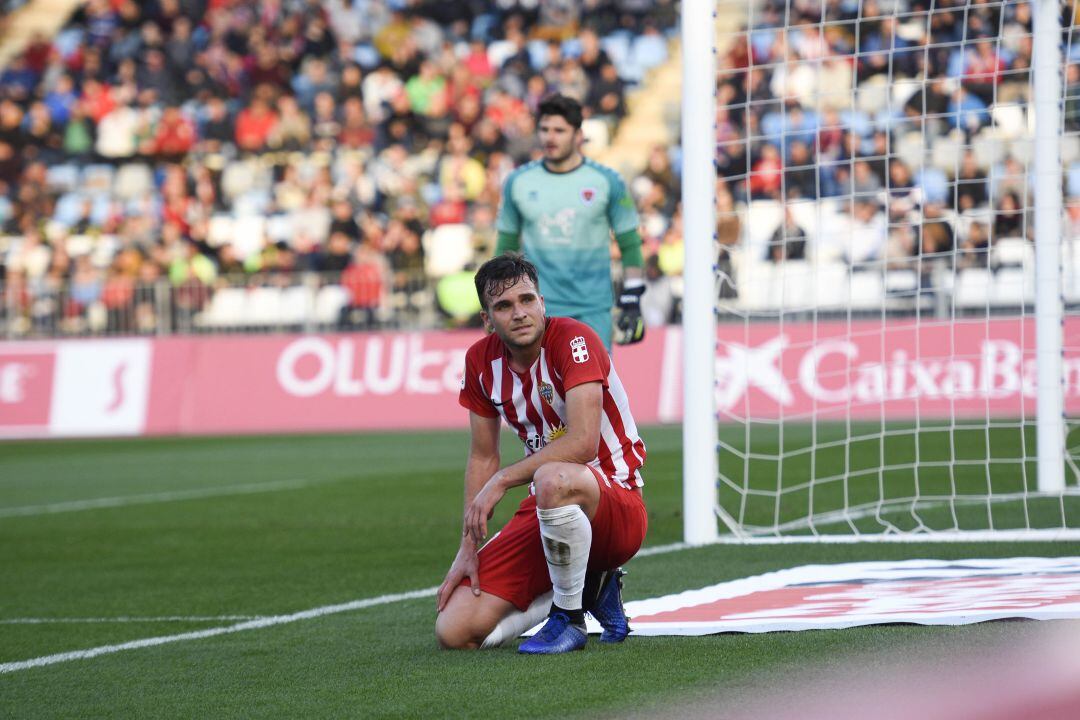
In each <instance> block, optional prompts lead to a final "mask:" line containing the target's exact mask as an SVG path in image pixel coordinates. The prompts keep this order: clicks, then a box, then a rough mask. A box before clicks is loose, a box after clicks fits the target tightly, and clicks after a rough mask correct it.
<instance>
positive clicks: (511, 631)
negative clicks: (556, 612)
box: [480, 592, 551, 649]
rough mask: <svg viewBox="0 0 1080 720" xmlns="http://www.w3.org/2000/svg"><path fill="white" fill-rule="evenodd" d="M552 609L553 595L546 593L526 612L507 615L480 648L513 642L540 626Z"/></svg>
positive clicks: (533, 602)
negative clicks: (524, 633) (522, 634)
mask: <svg viewBox="0 0 1080 720" xmlns="http://www.w3.org/2000/svg"><path fill="white" fill-rule="evenodd" d="M550 609H551V593H550V592H546V593H544V594H543V595H541V596H540V597H538V598H536V599H535V600H533V601H532V604H530V605H529V607H528V608H526V610H525V612H519V611H515V612H512V613H510V614H509V615H507V616H506V617H505V618H503V619H502V621H501V622H499V624H498V625H496V626H495V629H494V630H492V631H491V634H490V635H488V636H487V637H486V638H484V642H483V643H482V644H481V645H480V648H481V649H483V648H494V647H499V646H500V645H502V644H503V643H505V642H508V641H510V640H513V639H514V638H516V637H518V636H520V635H521V633H523V632H525V631H526V630H528V629H529V628H531V627H535V626H536V625H539V624H540V623H541V622H542V621H543V620H544V618H546V617H547V616H548V610H550Z"/></svg>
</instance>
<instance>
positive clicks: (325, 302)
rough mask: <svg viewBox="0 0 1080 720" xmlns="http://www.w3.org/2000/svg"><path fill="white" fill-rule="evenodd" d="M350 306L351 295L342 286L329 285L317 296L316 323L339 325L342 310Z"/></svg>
mask: <svg viewBox="0 0 1080 720" xmlns="http://www.w3.org/2000/svg"><path fill="white" fill-rule="evenodd" d="M348 304H349V293H348V291H347V290H345V288H343V287H341V286H340V285H327V286H325V287H322V288H320V289H319V292H318V294H317V295H316V296H315V322H317V323H319V324H320V325H337V323H338V320H339V318H340V317H341V309H342V308H343V307H345V306H346V305H348Z"/></svg>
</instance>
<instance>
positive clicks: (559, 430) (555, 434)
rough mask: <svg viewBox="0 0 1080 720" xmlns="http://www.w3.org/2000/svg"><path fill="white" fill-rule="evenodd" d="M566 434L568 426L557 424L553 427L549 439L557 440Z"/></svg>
mask: <svg viewBox="0 0 1080 720" xmlns="http://www.w3.org/2000/svg"><path fill="white" fill-rule="evenodd" d="M565 434H566V426H565V425H556V426H555V427H553V428H551V431H550V432H549V433H548V436H547V441H548V442H552V441H553V440H557V439H558V438H561V437H562V436H563V435H565Z"/></svg>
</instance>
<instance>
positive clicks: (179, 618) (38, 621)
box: [0, 615, 267, 625]
mask: <svg viewBox="0 0 1080 720" xmlns="http://www.w3.org/2000/svg"><path fill="white" fill-rule="evenodd" d="M264 617H267V616H266V615H165V616H154V617H128V616H125V615H121V616H119V617H98V618H65V617H59V618H48V617H43V618H5V619H2V620H0V625H53V624H84V623H85V624H96V623H101V624H108V623H158V622H227V621H229V620H261V619H263V618H264Z"/></svg>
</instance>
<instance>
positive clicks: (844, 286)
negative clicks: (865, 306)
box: [811, 262, 851, 310]
mask: <svg viewBox="0 0 1080 720" xmlns="http://www.w3.org/2000/svg"><path fill="white" fill-rule="evenodd" d="M811 267H812V268H813V275H812V277H811V283H812V287H811V292H812V297H813V300H814V306H815V307H817V308H818V309H819V310H843V309H845V308H846V307H847V306H848V304H849V300H850V292H851V280H850V277H849V269H848V266H847V265H845V264H844V263H839V262H823V263H818V264H815V265H812V266H811Z"/></svg>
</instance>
